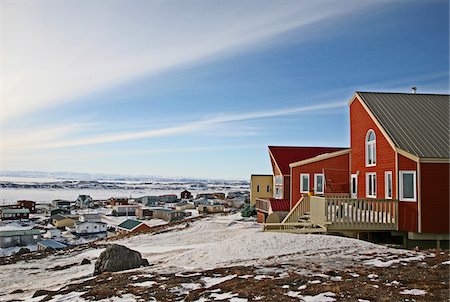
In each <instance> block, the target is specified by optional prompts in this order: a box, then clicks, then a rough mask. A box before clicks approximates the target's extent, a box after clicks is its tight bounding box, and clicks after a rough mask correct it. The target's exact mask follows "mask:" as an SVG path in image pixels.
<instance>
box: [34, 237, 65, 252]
mask: <svg viewBox="0 0 450 302" xmlns="http://www.w3.org/2000/svg"><path fill="white" fill-rule="evenodd" d="M66 247H68V245H67V244H65V243H62V242H59V241H56V240H53V239H45V240H41V241H39V242H38V243H37V249H38V251H45V250H60V249H63V248H66Z"/></svg>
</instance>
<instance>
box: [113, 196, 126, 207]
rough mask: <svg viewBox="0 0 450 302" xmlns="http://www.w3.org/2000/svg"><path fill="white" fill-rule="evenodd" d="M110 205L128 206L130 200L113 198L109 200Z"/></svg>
mask: <svg viewBox="0 0 450 302" xmlns="http://www.w3.org/2000/svg"><path fill="white" fill-rule="evenodd" d="M109 204H110V205H112V206H123V205H128V198H127V197H111V198H110V199H109Z"/></svg>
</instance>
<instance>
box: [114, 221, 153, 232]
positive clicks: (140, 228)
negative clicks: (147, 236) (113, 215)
mask: <svg viewBox="0 0 450 302" xmlns="http://www.w3.org/2000/svg"><path fill="white" fill-rule="evenodd" d="M148 230H150V227H149V226H148V225H146V224H145V223H143V222H142V221H137V220H134V219H127V220H125V221H124V222H122V223H121V224H119V225H118V226H117V233H118V234H120V235H123V234H130V233H140V232H145V231H148Z"/></svg>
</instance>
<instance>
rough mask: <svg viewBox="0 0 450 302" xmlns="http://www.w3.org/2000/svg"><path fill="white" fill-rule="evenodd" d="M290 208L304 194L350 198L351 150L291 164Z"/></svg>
mask: <svg viewBox="0 0 450 302" xmlns="http://www.w3.org/2000/svg"><path fill="white" fill-rule="evenodd" d="M289 166H290V168H291V187H292V194H291V199H290V208H292V207H294V206H295V204H296V203H297V202H298V201H299V200H300V198H301V196H302V195H304V194H307V195H308V194H309V195H316V196H335V197H337V196H339V197H349V192H350V178H349V167H350V149H344V150H340V151H335V152H330V153H325V154H321V155H318V156H315V157H312V158H309V159H304V160H301V161H298V162H294V163H291V164H290V165H289Z"/></svg>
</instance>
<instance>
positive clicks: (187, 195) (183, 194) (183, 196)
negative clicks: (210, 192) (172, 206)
mask: <svg viewBox="0 0 450 302" xmlns="http://www.w3.org/2000/svg"><path fill="white" fill-rule="evenodd" d="M180 198H181V199H192V194H191V192H189V191H188V190H184V191H183V192H181V194H180Z"/></svg>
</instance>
